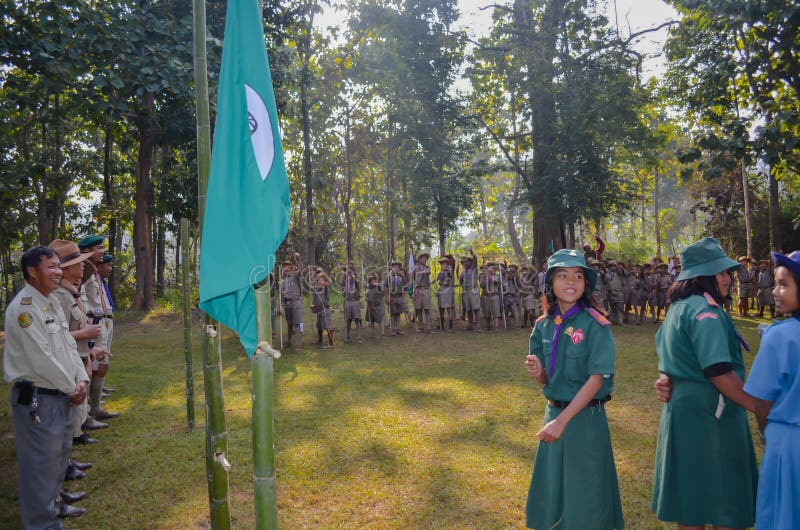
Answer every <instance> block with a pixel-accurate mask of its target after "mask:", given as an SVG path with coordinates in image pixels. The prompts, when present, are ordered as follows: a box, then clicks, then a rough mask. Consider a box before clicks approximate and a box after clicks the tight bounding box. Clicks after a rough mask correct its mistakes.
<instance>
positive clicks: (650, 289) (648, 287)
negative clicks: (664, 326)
mask: <svg viewBox="0 0 800 530" xmlns="http://www.w3.org/2000/svg"><path fill="white" fill-rule="evenodd" d="M642 276H644V292H645V295H646V296H647V305H648V306H649V307H650V316H652V317H653V324H655V323H656V305H657V304H656V276H655V274H653V269H652V266H651V265H650V264H649V263H645V264H644V265H643V267H642ZM645 314H646V312H645V307H644V306H642V320H644V318H645Z"/></svg>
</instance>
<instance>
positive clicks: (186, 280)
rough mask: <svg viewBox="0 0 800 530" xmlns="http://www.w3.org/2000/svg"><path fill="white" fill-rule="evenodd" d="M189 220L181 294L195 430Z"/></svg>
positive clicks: (190, 419) (189, 411)
mask: <svg viewBox="0 0 800 530" xmlns="http://www.w3.org/2000/svg"><path fill="white" fill-rule="evenodd" d="M189 260H190V257H189V220H188V219H186V218H185V217H184V218H182V219H181V295H182V297H183V355H184V357H185V359H186V363H185V364H186V424H187V426H188V428H189V430H190V431H192V430H194V375H193V374H194V369H193V368H192V308H191V302H190V299H191V295H192V279H191V277H190V276H189Z"/></svg>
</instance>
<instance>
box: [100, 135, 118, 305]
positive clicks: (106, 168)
mask: <svg viewBox="0 0 800 530" xmlns="http://www.w3.org/2000/svg"><path fill="white" fill-rule="evenodd" d="M113 146H114V133H113V131H112V130H111V122H110V121H109V122H108V123H106V130H105V139H104V141H103V201H104V202H105V206H106V211H107V214H108V252H109V253H111V254H115V255H116V254H118V252H117V239H118V237H119V235H118V234H117V210H116V208H115V205H114V176H113V175H112V174H111V155H112V153H113ZM118 288H119V274H116V273H115V272H114V270H113V269H112V270H111V276H110V277H109V278H108V289H109V290H110V291H111V296H112V297H114V298H116V296H117V290H118Z"/></svg>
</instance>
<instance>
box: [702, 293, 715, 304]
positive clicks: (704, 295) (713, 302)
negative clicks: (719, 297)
mask: <svg viewBox="0 0 800 530" xmlns="http://www.w3.org/2000/svg"><path fill="white" fill-rule="evenodd" d="M703 297H704V298H705V299H706V302H708V305H710V306H711V307H719V304H718V303H717V301H716V300H714V297H713V296H711V295H710V294H708V293H703Z"/></svg>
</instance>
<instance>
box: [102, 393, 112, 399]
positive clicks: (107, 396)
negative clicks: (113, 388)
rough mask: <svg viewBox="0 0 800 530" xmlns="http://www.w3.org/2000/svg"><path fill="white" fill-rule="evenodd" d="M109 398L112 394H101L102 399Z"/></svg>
mask: <svg viewBox="0 0 800 530" xmlns="http://www.w3.org/2000/svg"><path fill="white" fill-rule="evenodd" d="M109 397H111V394H109V393H108V392H103V393H101V394H100V399H106V398H109Z"/></svg>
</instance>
